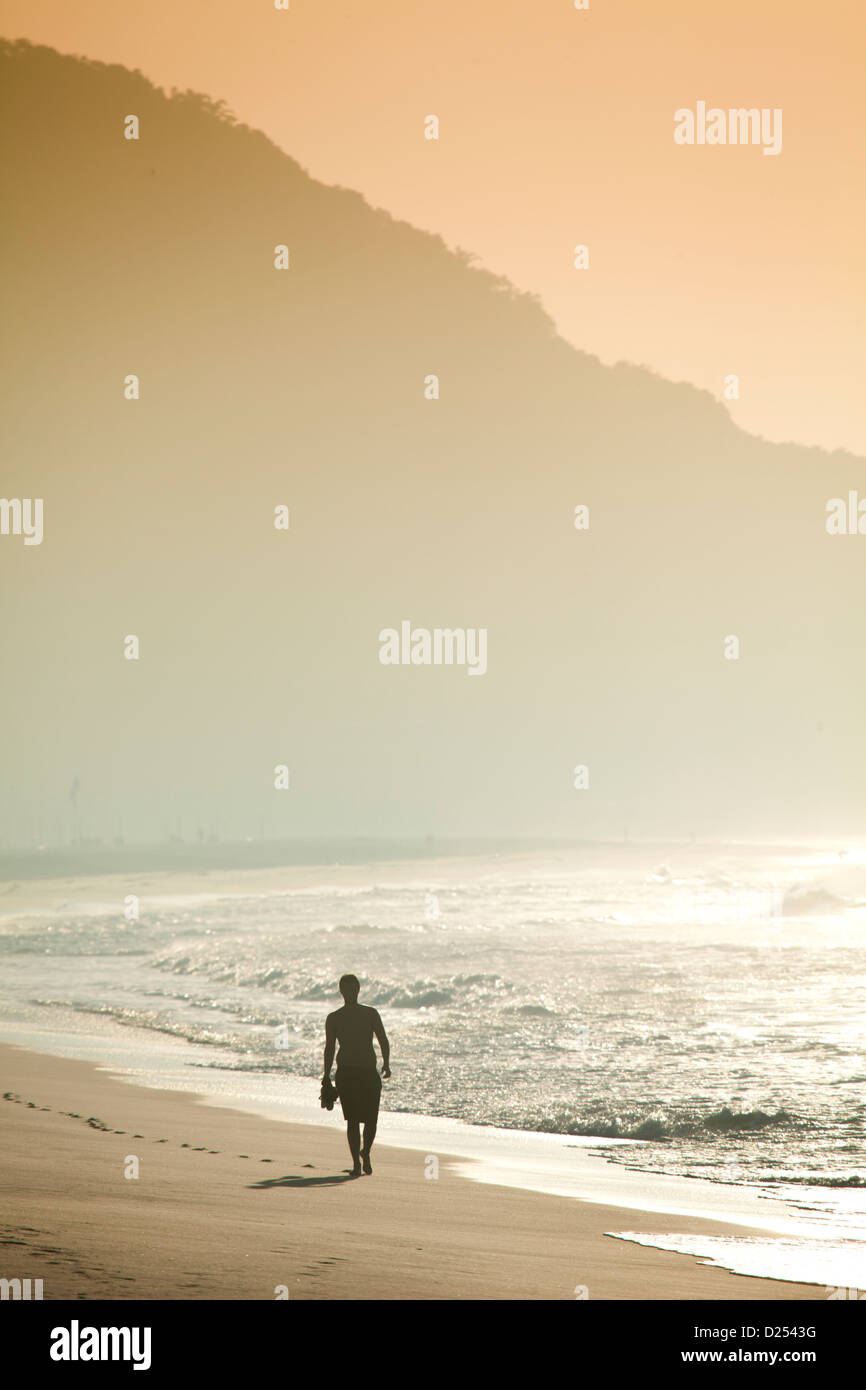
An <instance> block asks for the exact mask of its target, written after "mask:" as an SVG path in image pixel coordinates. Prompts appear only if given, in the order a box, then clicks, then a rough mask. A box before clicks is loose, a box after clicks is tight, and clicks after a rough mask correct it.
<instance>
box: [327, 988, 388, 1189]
mask: <svg viewBox="0 0 866 1390" xmlns="http://www.w3.org/2000/svg"><path fill="white" fill-rule="evenodd" d="M360 991H361V986H360V984H359V983H358V980H357V978H356V976H354V975H344V976H343V977H342V979H341V980H340V993H341V994H342V996H343V999H344V1000H345V1003H344V1004H343V1007H342V1009H337V1010H336V1011H335V1012H334V1013H332V1014H328V1017H327V1018H326V1019H325V1079H326V1080H328V1081H330V1079H331V1065H332V1063H333V1061H334V1048H335V1046H336V1044H337V1043H339V1044H340V1051H339V1052H338V1053H337V1075H336V1078H335V1081H334V1084H335V1086H336V1088H337V1094H338V1095H339V1097H340V1106H341V1108H342V1111H343V1119H344V1120H345V1121H346V1134H347V1138H348V1140H349V1152H350V1153H351V1155H352V1165H353V1167H352V1176H353V1177H355V1178H357V1177H360V1176H361V1172H362V1169H361V1160H362V1159H363V1160H364V1167H363V1172H365V1173H372V1171H373V1167H372V1164H371V1163H370V1150H371V1149H372V1147H373V1140H374V1139H375V1137H376V1122H377V1120H378V1118H379V1098H380V1096H381V1094H382V1082H381V1079H380V1077H379V1073H378V1072H377V1071H376V1054H375V1052H374V1051H373V1038H374V1036H375V1037H376V1038H377V1039H378V1042H379V1047H380V1048H381V1050H382V1076H383V1077H388V1076H390V1075H391V1068H390V1067H389V1065H388V1059H389V1057H390V1055H391V1045H390V1043H389V1042H388V1038H387V1036H386V1033H385V1029H384V1028H383V1027H382V1020H381V1018H380V1017H379V1015H378V1013H377V1011H376V1010H375V1009H371V1008H370V1007H369V1006H368V1005H366V1004H359V1003H358V995H359V993H360ZM362 1124H363V1126H364V1144H363V1148H362V1146H361V1125H362Z"/></svg>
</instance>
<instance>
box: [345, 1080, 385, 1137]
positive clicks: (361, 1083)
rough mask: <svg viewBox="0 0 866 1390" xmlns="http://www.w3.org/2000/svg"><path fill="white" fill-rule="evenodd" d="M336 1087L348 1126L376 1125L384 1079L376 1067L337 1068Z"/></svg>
mask: <svg viewBox="0 0 866 1390" xmlns="http://www.w3.org/2000/svg"><path fill="white" fill-rule="evenodd" d="M336 1086H337V1091H338V1093H339V1097H340V1106H341V1108H342V1111H343V1119H344V1120H346V1122H347V1123H348V1124H359V1125H368V1124H375V1122H376V1120H377V1119H378V1116H379V1097H380V1096H381V1094H382V1078H381V1077H380V1075H379V1073H378V1072H377V1070H376V1068H375V1067H337V1076H336Z"/></svg>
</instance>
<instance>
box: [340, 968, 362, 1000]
mask: <svg viewBox="0 0 866 1390" xmlns="http://www.w3.org/2000/svg"><path fill="white" fill-rule="evenodd" d="M360 992H361V986H360V985H359V983H358V977H357V975H343V976H342V978H341V980H340V993H341V994H342V996H343V998H344V999H345V1001H346V1003H347V1004H357V1002H358V995H359V994H360Z"/></svg>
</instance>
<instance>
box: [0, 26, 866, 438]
mask: <svg viewBox="0 0 866 1390" xmlns="http://www.w3.org/2000/svg"><path fill="white" fill-rule="evenodd" d="M0 16H2V19H0V31H2V33H3V35H4V36H5V37H8V38H28V39H30V40H31V41H33V42H36V43H45V44H49V45H51V46H52V47H54V48H57V49H59V50H60V51H61V52H66V53H80V54H83V55H86V56H88V57H91V58H98V59H101V60H102V61H106V62H118V63H122V64H124V65H125V66H127V67H131V68H135V67H137V68H140V69H141V70H142V71H143V72H144V73H145V74H146V76H148V77H149V78H150V79H151V80H153V81H154V82H156V83H157V84H159V85H160V86H164V87H180V88H187V87H192V88H194V89H196V90H199V91H203V92H207V93H208V94H209V95H211V96H213V97H215V98H222V99H224V100H225V101H226V102H227V103H228V105H229V106H230V107H231V108H232V109H233V110H234V111H235V113H236V114H237V116H238V117H239V119H241V120H242V121H244V122H246V123H247V124H249V125H252V126H254V127H258V128H259V129H261V130H264V131H265V132H266V133H267V134H268V135H269V136H270V137H271V139H273V140H274V141H275V143H276V144H278V145H279V146H280V147H281V148H282V149H284V150H286V151H287V152H288V153H289V154H291V155H293V156H294V157H295V158H296V159H298V160H299V162H300V163H301V164H302V165H303V166H304V167H305V168H306V169H308V170H309V172H310V173H311V174H312V175H313V176H314V177H316V178H318V179H321V180H322V181H324V182H326V183H339V184H342V185H345V186H346V187H351V188H355V189H358V190H360V191H361V192H362V193H363V194H364V195H365V196H366V197H367V199H368V200H369V201H370V202H371V203H373V204H375V205H378V206H381V207H384V208H387V209H388V210H389V211H390V212H392V213H393V214H394V215H395V216H398V217H401V218H405V219H406V220H407V221H409V222H411V223H413V224H414V225H416V226H419V227H423V228H425V229H427V230H430V231H435V232H439V233H440V234H441V235H442V236H443V237H444V239H445V240H446V242H447V243H448V244H449V245H451V246H455V245H458V246H462V247H463V248H465V249H466V250H469V251H472V252H474V253H475V254H476V255H477V256H478V258H479V260H480V262H481V263H482V264H484V265H486V266H487V267H489V268H490V269H492V270H494V271H497V272H500V273H502V274H505V275H507V276H508V277H509V278H510V279H511V280H513V281H514V282H515V283H516V284H517V285H519V286H520V287H521V288H524V289H527V290H531V291H533V292H534V293H537V294H538V295H540V297H541V299H542V301H543V302H544V304H545V306H546V308H547V309H548V311H549V312H550V313H551V315H552V316H553V317H554V319H555V320H556V323H557V325H558V327H559V329H560V331H561V332H562V334H563V335H564V336H565V337H566V338H568V339H569V340H570V341H571V342H573V343H575V344H576V345H577V346H579V347H582V348H585V349H586V350H588V351H591V352H594V353H597V354H598V355H599V356H600V357H601V358H602V359H603V360H604V361H606V362H614V361H617V360H620V359H625V360H629V361H634V362H640V363H644V364H646V365H648V366H650V367H652V368H654V369H655V370H657V371H659V372H661V373H663V374H664V375H665V376H668V377H670V378H673V379H683V380H689V381H692V382H694V383H696V384H697V385H700V386H704V387H706V388H707V389H709V390H712V391H713V392H714V393H715V394H717V395H719V396H720V395H721V392H722V384H723V378H724V376H725V375H726V374H727V373H736V374H737V375H738V376H739V377H740V383H741V384H740V391H741V399H740V400H739V401H737V402H732V403H731V407H730V408H731V410H732V413H733V415H734V417H735V419H737V420H738V422H740V423H741V424H742V425H743V426H744V427H746V428H748V429H751V430H754V431H755V432H757V433H760V434H763V435H765V436H766V437H768V438H771V439H789V440H796V441H800V442H803V443H816V444H822V445H824V446H825V447H828V448H835V447H845V448H850V449H854V450H855V451H856V452H858V453H861V454H863V455H866V409H864V404H863V397H864V391H863V382H864V381H866V347H864V332H863V312H864V298H866V296H864V273H863V268H862V267H863V251H862V248H863V246H864V245H866V207H864V204H866V195H864V178H863V174H864V168H866V161H864V131H866V84H864V82H863V61H864V43H863V38H864V33H866V19H864V12H863V10H862V9H861V7H860V6H857V5H855V4H854V3H853V2H852V0H822V3H821V4H820V5H816V4H814V3H812V2H811V0H786V2H785V3H783V0H763V2H762V0H732V2H731V0H729V3H727V4H725V5H724V6H722V5H710V4H698V3H695V0H661V3H658V4H653V3H652V0H590V10H589V12H588V13H581V12H578V11H575V10H574V8H573V5H572V4H571V3H570V0H531V3H530V0H369V3H361V0H332V3H324V2H323V0H291V9H290V11H289V12H288V13H284V12H279V11H276V10H275V9H274V8H273V4H272V0H148V3H147V4H146V5H136V4H132V5H124V4H122V3H118V0H86V3H83V4H78V5H71V4H70V3H69V0H3V3H2V5H0ZM699 100H705V101H706V102H707V103H708V105H718V106H720V107H725V108H727V107H729V106H756V107H759V108H763V107H770V108H774V107H781V108H782V110H783V113H784V115H783V149H782V153H781V154H780V155H779V156H778V157H767V156H764V155H763V154H762V151H761V150H760V148H749V147H746V148H743V147H739V148H730V147H724V148H719V147H715V148H713V147H702V148H698V147H692V148H682V147H678V146H677V145H675V144H674V141H673V124H674V123H673V113H674V111H675V110H676V109H677V108H679V107H685V106H690V107H692V108H694V106H695V105H696V103H697V102H698V101H699ZM430 113H435V114H436V115H438V117H439V119H440V122H441V138H440V140H439V142H438V143H433V142H430V141H427V140H425V139H424V138H423V121H424V117H425V116H426V115H428V114H430ZM577 242H584V243H587V244H588V245H589V248H590V269H589V270H588V271H586V272H579V271H576V270H574V269H573V268H572V248H573V247H574V245H575V243H577ZM455 329H456V331H459V325H455Z"/></svg>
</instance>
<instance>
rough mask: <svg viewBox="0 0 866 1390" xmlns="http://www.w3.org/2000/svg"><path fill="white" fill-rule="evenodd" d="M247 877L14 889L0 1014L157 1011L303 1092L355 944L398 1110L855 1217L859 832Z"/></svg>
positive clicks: (100, 1021)
mask: <svg viewBox="0 0 866 1390" xmlns="http://www.w3.org/2000/svg"><path fill="white" fill-rule="evenodd" d="M287 874H289V871H287ZM237 878H238V880H239V882H238V884H237V885H236V887H237V888H238V889H239V891H234V888H233V891H231V892H226V891H221V890H220V889H219V888H215V889H214V891H208V889H207V887H205V890H204V891H198V892H196V893H195V894H189V893H184V892H173V891H172V889H171V879H170V877H167V876H165V875H163V876H161V877H160V879H159V881H158V885H157V890H156V891H154V892H153V893H152V894H151V895H149V894H148V893H147V892H146V891H141V892H138V893H137V882H136V880H135V877H134V876H130V881H129V883H128V885H127V887H128V894H130V895H131V894H136V893H137V898H138V901H137V902H135V901H134V900H132V899H130V898H127V893H124V894H123V895H122V896H119V897H117V898H116V899H115V900H114V901H110V900H105V899H104V898H102V897H101V896H100V880H99V879H92V878H91V879H89V880H88V882H87V886H86V890H85V889H84V887H83V884H82V883H78V882H76V881H75V880H73V881H71V882H70V883H68V884H67V885H66V887H65V888H64V896H63V899H62V901H58V902H56V903H55V904H54V906H53V909H52V910H51V911H50V912H48V911H46V910H44V909H39V910H33V909H31V910H16V908H15V906H14V903H13V900H14V896H15V895H14V892H13V893H10V892H9V891H7V893H6V894H4V895H3V896H2V898H0V901H2V902H3V904H4V911H3V913H2V916H0V956H2V973H0V1007H2V1016H3V1019H4V1020H5V1022H4V1025H3V1028H2V1030H0V1036H2V1037H3V1038H4V1040H7V1041H18V1042H25V1044H26V1041H27V1038H28V1036H30V1035H32V1036H37V1035H38V1034H40V1033H41V1035H42V1036H43V1038H44V1037H45V1036H46V1035H47V1034H48V1033H52V1034H57V1035H63V1036H64V1037H66V1038H67V1039H74V1037H75V1036H76V1034H78V1035H80V1036H81V1037H82V1038H84V1037H85V1036H90V1037H93V1036H94V1032H93V1030H94V1029H96V1030H97V1035H98V1037H99V1038H100V1039H101V1040H102V1044H104V1048H105V1055H106V1057H107V1058H109V1059H110V1058H112V1057H115V1056H116V1054H117V1046H118V1043H117V1040H118V1039H119V1038H120V1037H121V1036H122V1034H123V1030H133V1031H134V1032H135V1033H136V1035H137V1036H138V1037H140V1038H143V1037H145V1036H150V1037H151V1038H152V1041H153V1043H154V1044H156V1042H157V1037H156V1036H154V1035H158V1036H159V1037H160V1038H162V1039H165V1040H168V1039H169V1038H171V1039H173V1040H174V1042H175V1043H176V1044H182V1047H181V1049H180V1052H179V1051H178V1047H177V1046H173V1048H172V1049H171V1051H170V1053H166V1056H169V1055H170V1057H171V1059H172V1065H176V1064H177V1059H178V1057H179V1056H180V1055H181V1053H182V1054H183V1056H184V1057H185V1059H186V1060H185V1062H184V1063H183V1065H184V1066H185V1067H186V1069H188V1070H189V1072H190V1074H191V1075H194V1076H195V1084H196V1086H197V1087H198V1088H199V1089H201V1090H203V1091H205V1092H207V1091H208V1090H212V1091H213V1093H214V1094H220V1095H222V1096H225V1095H227V1094H234V1095H236V1096H237V1095H242V1093H243V1091H244V1089H245V1088H246V1089H249V1090H255V1089H256V1086H257V1084H258V1086H259V1089H260V1090H261V1088H262V1087H263V1086H265V1078H268V1080H267V1084H266V1086H265V1089H266V1091H267V1094H268V1095H269V1096H271V1097H274V1096H278V1095H279V1089H280V1085H281V1084H282V1082H285V1086H286V1090H287V1094H288V1093H289V1092H290V1093H291V1094H292V1095H293V1096H295V1097H297V1096H298V1095H302V1094H304V1088H309V1096H310V1104H311V1106H312V1105H317V1098H318V1080H319V1078H320V1077H321V1071H322V1047H323V1025H324V1018H325V1015H326V1013H328V1012H329V1011H330V1010H331V1009H334V1008H336V1007H338V1006H339V1004H340V1002H341V1001H340V999H339V996H338V994H337V987H336V985H337V980H338V978H339V976H340V975H341V974H343V973H346V972H352V973H354V974H356V975H357V976H358V978H359V979H360V981H361V985H362V991H361V1002H362V1003H367V1004H372V1005H374V1006H375V1007H376V1008H377V1009H378V1010H379V1011H380V1013H381V1015H382V1019H383V1022H384V1024H385V1028H386V1030H387V1032H388V1035H389V1038H390V1041H391V1047H392V1068H393V1077H392V1080H391V1081H390V1082H388V1083H386V1090H385V1093H384V1096H383V1107H384V1108H385V1109H386V1110H387V1111H388V1112H390V1113H392V1114H399V1113H401V1112H403V1113H404V1114H406V1115H416V1116H427V1117H434V1118H436V1117H438V1118H440V1119H442V1120H446V1121H461V1122H463V1123H464V1124H465V1125H469V1126H484V1127H492V1128H495V1129H498V1130H506V1131H520V1132H522V1133H536V1134H547V1135H559V1136H564V1137H568V1136H570V1137H573V1138H574V1139H576V1140H578V1141H581V1142H585V1141H586V1140H588V1139H591V1140H593V1141H595V1143H596V1147H595V1149H594V1150H593V1151H594V1152H595V1153H601V1154H603V1155H604V1158H605V1161H606V1162H607V1163H608V1164H614V1165H620V1166H625V1167H626V1168H628V1169H629V1171H630V1172H632V1173H634V1172H635V1171H637V1172H642V1173H645V1174H646V1175H647V1177H648V1178H649V1175H669V1176H671V1177H675V1178H677V1179H681V1180H682V1179H693V1180H703V1182H711V1183H714V1184H726V1185H735V1186H739V1187H744V1188H748V1189H751V1191H752V1194H753V1195H754V1194H755V1193H760V1194H767V1195H771V1196H773V1197H774V1198H776V1199H778V1200H780V1201H782V1202H784V1203H786V1204H787V1206H788V1207H789V1209H790V1210H792V1211H799V1212H802V1213H806V1214H810V1215H812V1216H821V1217H822V1218H824V1219H826V1218H827V1217H828V1216H830V1217H832V1218H833V1220H834V1222H837V1223H841V1224H842V1227H843V1228H844V1226H845V1223H848V1224H849V1225H850V1228H851V1231H852V1234H853V1232H854V1231H855V1228H856V1230H858V1231H862V1230H863V1229H864V1227H866V1219H864V1218H866V1164H864V1138H866V1093H864V1085H866V1056H864V1050H866V1007H864V1003H866V951H864V947H866V853H864V850H863V848H862V847H859V846H858V847H852V846H844V847H841V848H838V849H837V848H833V849H830V848H827V847H817V848H811V849H810V848H808V847H805V848H804V847H793V846H787V847H786V846H770V847H762V846H754V847H745V848H744V847H734V848H732V847H725V846H697V845H692V846H687V847H682V846H681V847H664V848H659V847H656V846H627V845H623V846H610V845H606V846H582V847H578V848H575V849H573V850H567V849H557V850H550V851H548V852H542V851H534V852H532V853H526V854H519V853H515V854H498V855H487V856H480V855H474V856H471V857H467V858H466V859H465V860H459V859H453V858H451V859H448V860H447V861H445V860H443V861H437V860H436V859H435V858H428V859H424V860H423V861H417V862H415V863H411V862H410V863H406V862H403V863H401V864H393V863H391V864H389V863H387V862H374V863H369V864H368V865H366V866H357V865H355V866H352V871H351V873H347V872H346V871H344V870H341V869H340V868H339V867H338V866H330V867H328V866H323V867H322V868H321V869H320V870H315V871H311V870H309V869H308V870H307V871H306V873H305V875H304V880H303V882H299V883H298V885H297V886H289V887H285V888H281V889H279V890H278V891H273V890H269V891H265V892H262V891H255V887H256V874H255V873H253V872H247V873H244V874H241V875H238V876H237ZM289 881H290V878H289ZM124 899H126V901H125V902H124ZM124 912H126V916H125V915H124ZM136 912H137V913H138V915H137V916H136V915H135V914H136ZM70 1050H71V1051H72V1052H73V1053H74V1052H75V1047H74V1044H70ZM79 1055H85V1054H84V1053H81V1051H80V1050H79ZM86 1055H88V1056H89V1055H93V1054H92V1053H89V1052H88V1053H86ZM148 1057H149V1058H150V1062H149V1066H150V1070H151V1072H153V1071H154V1070H155V1071H156V1072H157V1073H158V1071H159V1063H158V1061H157V1062H154V1060H153V1059H154V1058H158V1057H159V1049H158V1048H154V1047H151V1048H150V1050H149V1052H148ZM208 1073H210V1074H211V1075H212V1079H213V1083H214V1084H213V1085H212V1086H210V1085H209V1083H208V1081H207V1075H208ZM227 1074H230V1075H231V1077H232V1078H233V1080H232V1085H231V1086H230V1087H229V1089H228V1091H227V1090H226V1087H225V1084H224V1082H221V1083H219V1084H218V1083H217V1078H218V1076H222V1077H223V1078H226V1076H227ZM151 1079H152V1080H153V1081H154V1082H159V1080H160V1077H159V1075H158V1074H157V1075H154V1076H152V1078H151ZM262 1093H264V1092H262ZM387 1131H388V1125H387V1121H386V1119H384V1118H383V1121H382V1123H381V1125H380V1140H384V1141H387ZM616 1141H620V1142H616ZM621 1141H629V1142H626V1143H623V1142H621ZM846 1267H847V1268H850V1262H849V1265H848V1266H846ZM864 1276H866V1268H864ZM864 1283H866V1277H864Z"/></svg>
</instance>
